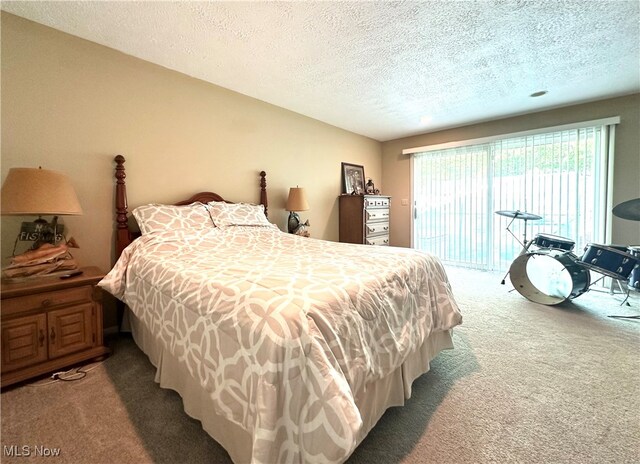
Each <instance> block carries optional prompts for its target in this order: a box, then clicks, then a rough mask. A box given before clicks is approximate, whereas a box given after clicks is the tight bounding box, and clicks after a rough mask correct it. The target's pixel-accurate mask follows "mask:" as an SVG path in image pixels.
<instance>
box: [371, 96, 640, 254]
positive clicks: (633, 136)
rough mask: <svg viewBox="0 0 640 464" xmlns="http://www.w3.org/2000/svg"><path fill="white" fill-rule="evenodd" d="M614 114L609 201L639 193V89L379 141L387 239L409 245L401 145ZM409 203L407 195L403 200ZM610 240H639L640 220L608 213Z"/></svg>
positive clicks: (407, 184) (407, 180) (406, 165)
mask: <svg viewBox="0 0 640 464" xmlns="http://www.w3.org/2000/svg"><path fill="white" fill-rule="evenodd" d="M609 116H620V124H619V125H618V126H617V128H616V145H615V165H614V187H613V205H614V206H615V205H617V204H618V203H621V202H623V201H625V200H630V199H633V198H639V197H640V94H635V95H629V96H625V97H620V98H613V99H609V100H602V101H598V102H593V103H587V104H583V105H576V106H571V107H565V108H559V109H555V110H550V111H544V112H539V113H531V114H527V115H523V116H518V117H513V118H508V119H502V120H497V121H491V122H485V123H481V124H474V125H471V126H465V127H459V128H456V129H450V130H444V131H439V132H433V133H429V134H423V135H418V136H414V137H407V138H403V139H398V140H392V141H389V142H384V143H383V144H382V173H383V174H382V182H383V183H384V187H385V188H384V190H385V194H387V195H392V197H393V198H392V200H391V237H390V240H391V244H392V245H395V246H403V247H409V246H410V245H411V211H412V210H411V206H402V205H401V200H402V199H407V200H411V173H410V171H411V169H410V166H411V162H410V156H407V155H403V154H402V150H403V149H406V148H413V147H421V146H425V145H434V144H438V143H445V142H452V141H458V140H469V139H475V138H480V137H488V136H492V135H500V134H508V133H514V132H519V131H525V130H531V129H538V128H543V127H550V126H557V125H562V124H570V123H575V122H580V121H589V120H593V119H599V118H605V117H609ZM409 205H411V201H409ZM612 242H613V243H620V244H627V245H630V244H640V222H638V221H629V220H625V219H620V218H616V217H613V223H612Z"/></svg>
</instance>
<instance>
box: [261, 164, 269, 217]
mask: <svg viewBox="0 0 640 464" xmlns="http://www.w3.org/2000/svg"><path fill="white" fill-rule="evenodd" d="M266 178H267V173H266V172H264V171H260V204H261V205H264V215H265V216H267V217H269V213H268V210H269V201H268V200H267V179H266Z"/></svg>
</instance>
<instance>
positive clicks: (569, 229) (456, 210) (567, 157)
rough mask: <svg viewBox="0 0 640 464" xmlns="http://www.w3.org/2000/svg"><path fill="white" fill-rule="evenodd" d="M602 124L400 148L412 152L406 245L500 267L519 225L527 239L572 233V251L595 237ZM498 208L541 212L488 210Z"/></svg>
mask: <svg viewBox="0 0 640 464" xmlns="http://www.w3.org/2000/svg"><path fill="white" fill-rule="evenodd" d="M607 121H609V120H607ZM609 127H610V126H607V125H606V124H598V125H595V124H594V125H591V126H588V127H576V128H562V130H551V131H547V132H542V133H540V132H538V133H531V134H514V135H513V136H505V137H503V138H498V139H491V140H483V141H481V143H471V144H459V145H458V146H455V147H422V149H413V150H408V151H409V152H411V153H412V154H413V199H414V207H415V210H414V227H413V245H414V247H415V248H418V249H421V250H425V251H429V252H431V253H434V254H436V255H438V256H439V257H440V258H441V259H442V260H443V261H444V262H447V263H450V264H455V265H463V266H468V267H476V268H482V269H490V270H506V269H508V267H509V265H510V263H511V262H512V261H513V259H514V258H515V257H516V256H517V254H518V253H519V252H520V251H521V249H522V242H524V235H525V232H526V238H527V239H528V240H529V239H532V238H533V237H535V235H536V234H538V233H544V234H551V235H557V236H560V237H564V238H567V239H570V240H573V241H575V243H576V247H575V249H574V251H576V253H577V254H581V252H578V250H580V251H581V250H582V248H584V246H585V245H586V244H588V243H593V242H595V243H603V241H604V239H605V235H606V228H607V224H606V219H607V215H606V211H608V210H610V208H608V202H607V184H608V182H607V178H608V173H609V163H610V162H612V153H611V154H610V153H609V150H608V146H609V139H610V138H612V137H613V133H612V130H611V132H610V129H609ZM611 127H613V126H611ZM559 129H560V128H559ZM476 142H477V141H476ZM425 148H427V149H428V151H427V150H424V149H425ZM610 158H611V159H610ZM500 210H510V211H516V210H519V211H525V212H528V213H532V214H535V215H538V216H541V217H542V219H541V220H537V221H526V222H525V221H523V220H520V219H517V220H514V221H513V222H511V218H509V217H505V216H501V215H497V214H495V211H500ZM510 222H511V224H510V225H509V223H510ZM507 226H509V230H506V228H507ZM525 226H526V228H525ZM509 231H511V234H510V233H509ZM512 234H513V235H512ZM514 235H515V237H514Z"/></svg>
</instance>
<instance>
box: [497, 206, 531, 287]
mask: <svg viewBox="0 0 640 464" xmlns="http://www.w3.org/2000/svg"><path fill="white" fill-rule="evenodd" d="M519 213H520V211H516V213H515V215H514V216H513V218H512V219H511V222H509V224H507V232H509V233H510V234H511V236H512V237H513V238H514V239H515V240H516V242H518V243H519V244H520V245H522V250H520V253H519V254H518V256H522V255H523V254H525V253H526V252H527V251H529V247H530V246H531V244H532V243H533V240H532V241H530V242H527V218H526V217H525V218H522V219H523V220H524V234H523V237H522V240H523V241H522V242H521V241H520V239H519V238H518V237H516V234H514V233H513V232H511V229H510V227H511V224H513V221H515V220H516V219H517V218H518V214H519ZM509 272H511V269H509V270H508V271H507V273H506V274H505V275H504V277H503V278H502V280H501V281H500V284H502V285H504V284H505V282H506V280H507V276H508V275H509Z"/></svg>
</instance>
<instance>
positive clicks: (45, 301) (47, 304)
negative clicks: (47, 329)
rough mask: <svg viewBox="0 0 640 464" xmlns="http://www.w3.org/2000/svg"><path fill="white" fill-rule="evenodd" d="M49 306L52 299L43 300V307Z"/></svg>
mask: <svg viewBox="0 0 640 464" xmlns="http://www.w3.org/2000/svg"><path fill="white" fill-rule="evenodd" d="M47 306H51V300H50V299H48V298H47V299H46V300H42V307H43V308H46V307H47Z"/></svg>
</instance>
